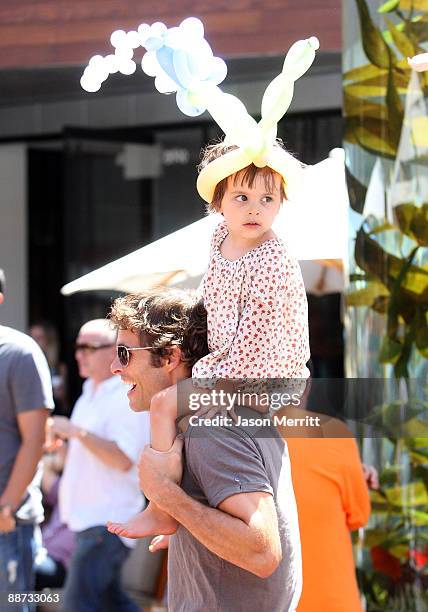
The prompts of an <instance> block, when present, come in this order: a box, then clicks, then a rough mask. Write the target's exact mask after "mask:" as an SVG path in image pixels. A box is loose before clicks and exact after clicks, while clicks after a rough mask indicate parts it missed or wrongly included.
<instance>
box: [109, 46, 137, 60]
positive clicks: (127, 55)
mask: <svg viewBox="0 0 428 612" xmlns="http://www.w3.org/2000/svg"><path fill="white" fill-rule="evenodd" d="M114 54H115V56H116V57H117V59H118V60H119V62H122V61H125V60H130V59H132V58H133V57H134V49H132V47H124V46H121V47H116V50H115V52H114Z"/></svg>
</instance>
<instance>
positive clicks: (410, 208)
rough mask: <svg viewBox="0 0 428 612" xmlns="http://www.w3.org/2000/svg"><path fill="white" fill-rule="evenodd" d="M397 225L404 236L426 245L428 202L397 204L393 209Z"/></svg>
mask: <svg viewBox="0 0 428 612" xmlns="http://www.w3.org/2000/svg"><path fill="white" fill-rule="evenodd" d="M394 213H395V217H396V219H397V222H398V225H399V227H400V229H401V231H402V232H403V234H406V236H409V237H410V238H412V239H413V240H415V242H417V243H418V244H419V245H420V246H428V204H427V203H425V204H423V205H422V206H420V207H419V206H415V205H414V204H409V203H406V204H399V205H398V206H396V207H395V209H394Z"/></svg>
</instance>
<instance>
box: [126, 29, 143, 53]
mask: <svg viewBox="0 0 428 612" xmlns="http://www.w3.org/2000/svg"><path fill="white" fill-rule="evenodd" d="M126 43H127V44H128V45H129V46H130V47H132V49H136V48H137V47H139V46H140V35H139V34H138V32H136V31H135V30H131V31H130V32H127V34H126Z"/></svg>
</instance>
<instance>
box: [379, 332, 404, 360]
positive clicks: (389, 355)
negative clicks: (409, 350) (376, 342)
mask: <svg viewBox="0 0 428 612" xmlns="http://www.w3.org/2000/svg"><path fill="white" fill-rule="evenodd" d="M402 350H403V345H402V343H401V342H398V341H397V340H393V339H392V338H389V337H388V336H385V337H384V338H383V340H382V345H381V347H380V352H379V361H380V363H396V361H397V360H398V358H399V357H400V355H401V351H402Z"/></svg>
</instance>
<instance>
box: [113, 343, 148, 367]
mask: <svg viewBox="0 0 428 612" xmlns="http://www.w3.org/2000/svg"><path fill="white" fill-rule="evenodd" d="M151 348H153V347H152V346H132V347H129V346H125V345H124V344H118V345H117V346H116V353H117V358H118V359H119V361H120V365H121V366H122V367H124V368H126V366H127V365H128V364H129V362H130V360H131V351H148V350H150V349H151Z"/></svg>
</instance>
